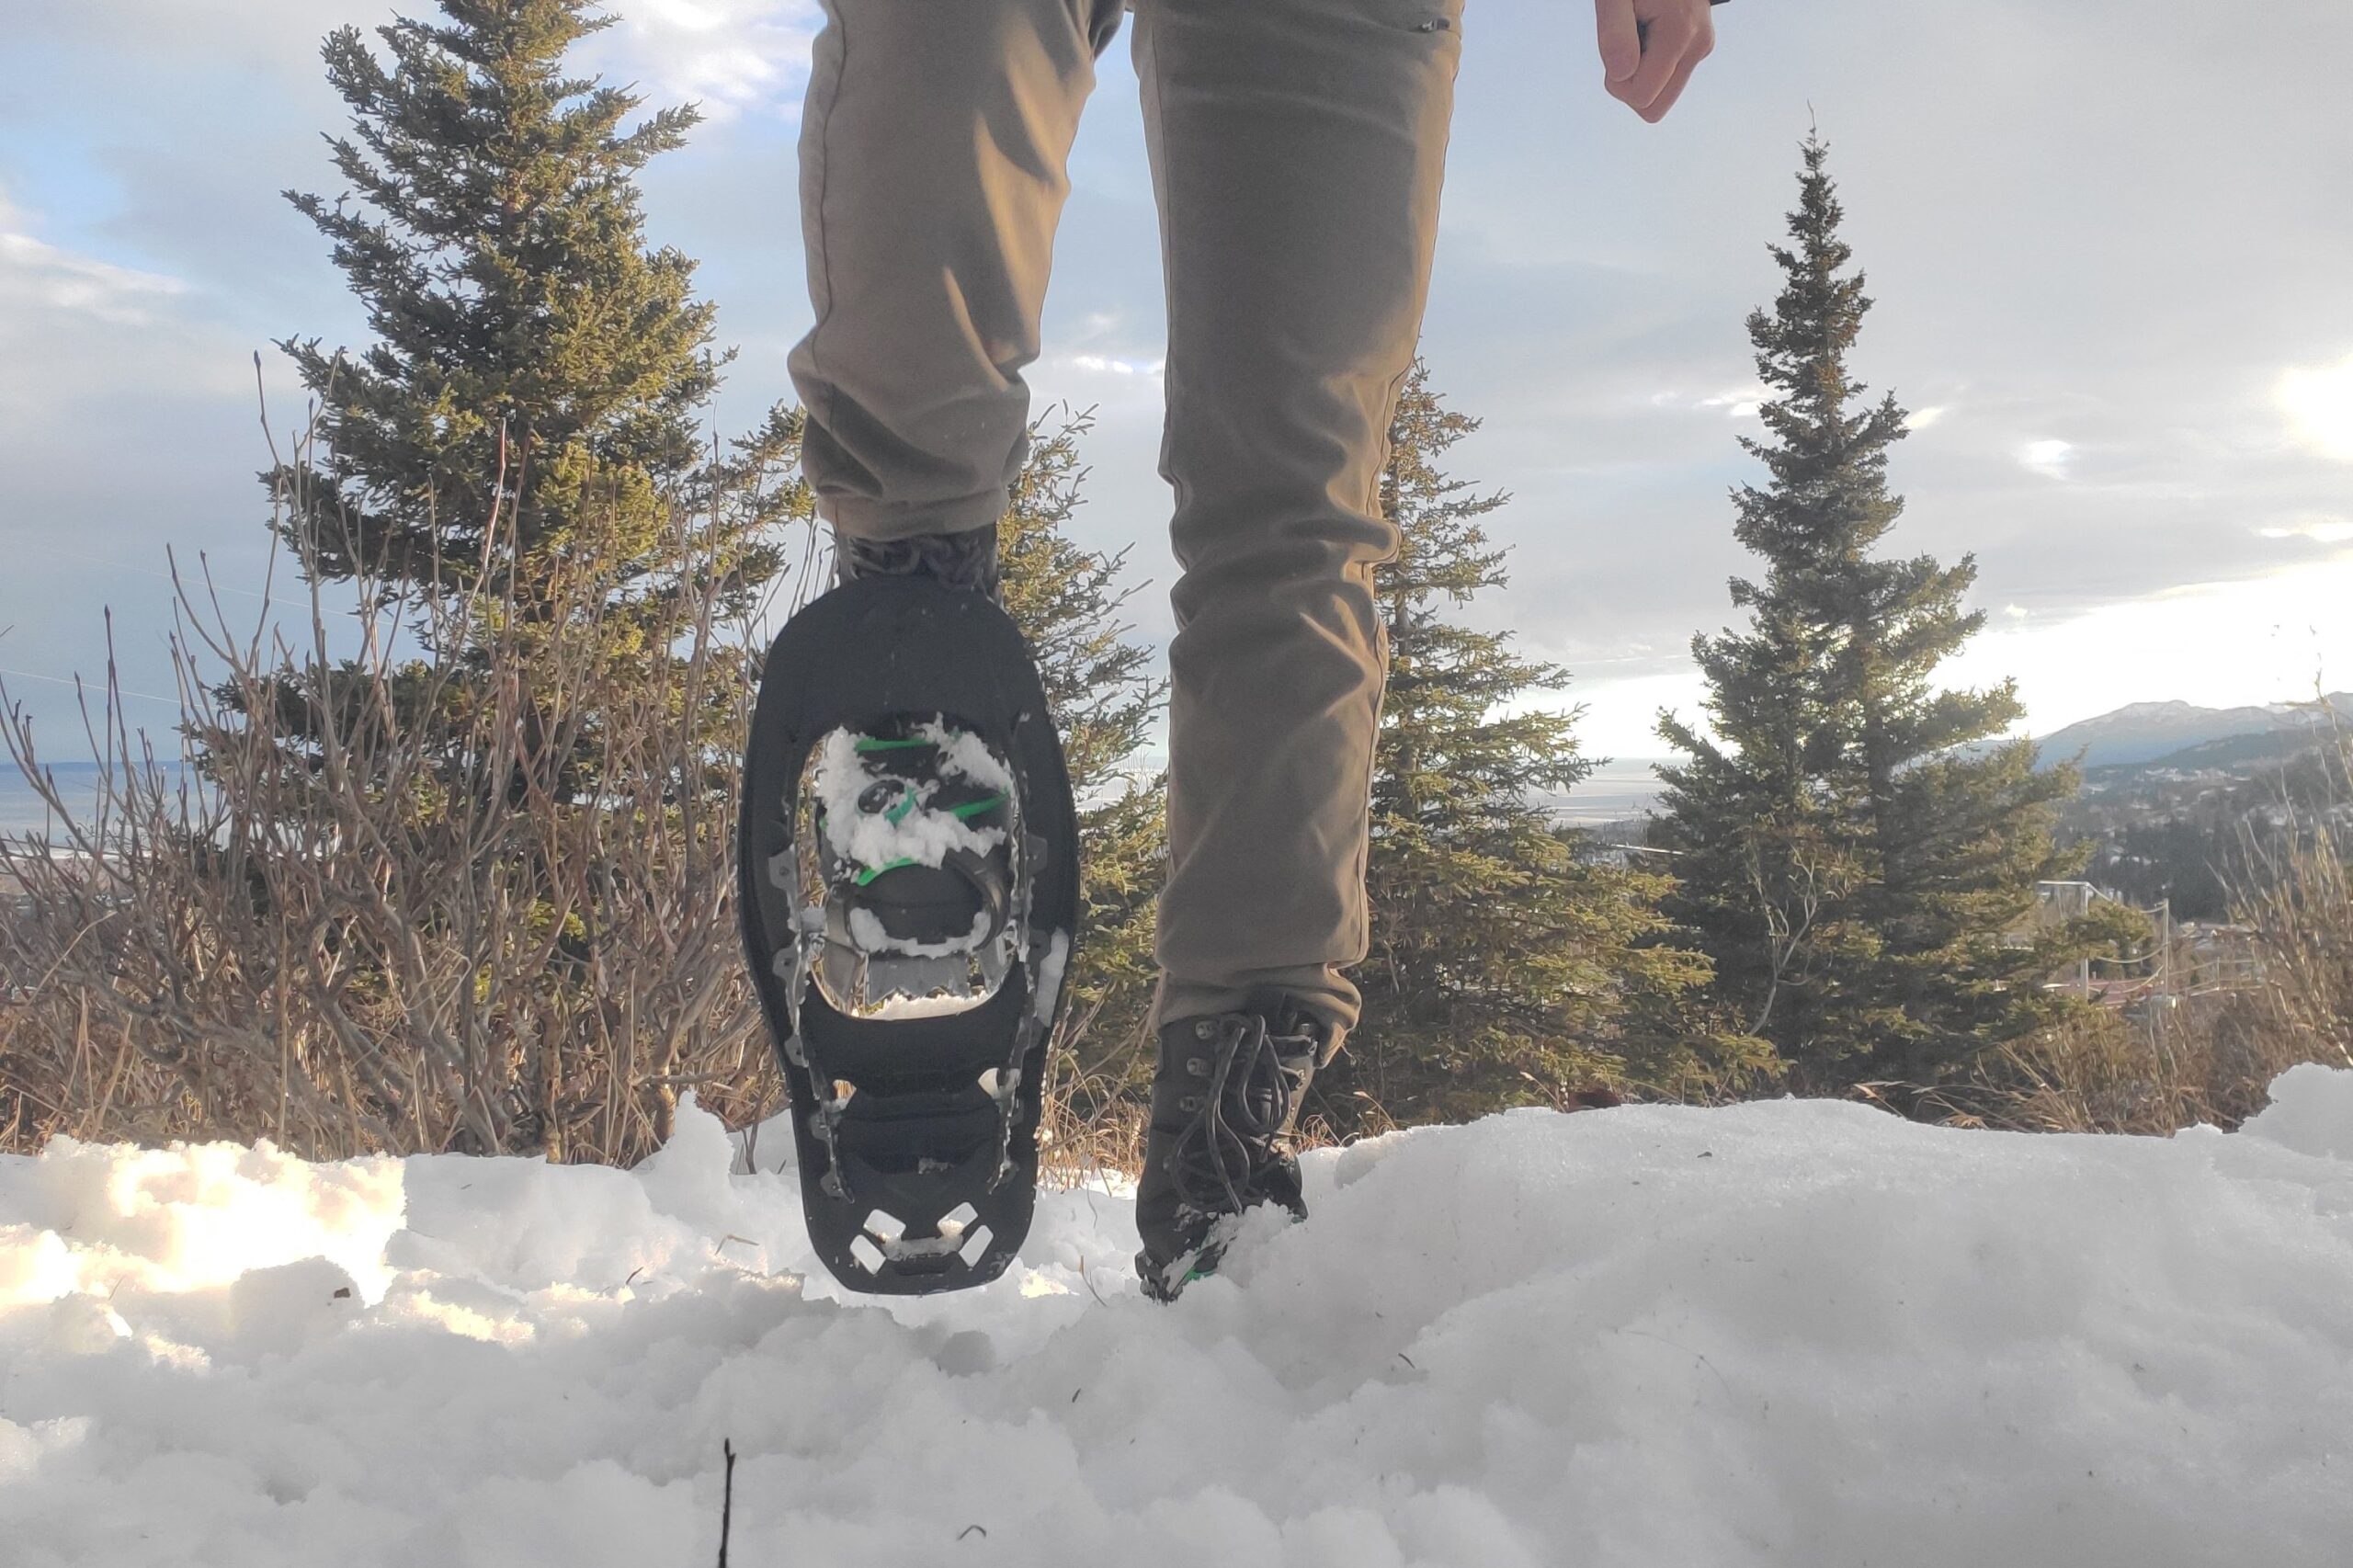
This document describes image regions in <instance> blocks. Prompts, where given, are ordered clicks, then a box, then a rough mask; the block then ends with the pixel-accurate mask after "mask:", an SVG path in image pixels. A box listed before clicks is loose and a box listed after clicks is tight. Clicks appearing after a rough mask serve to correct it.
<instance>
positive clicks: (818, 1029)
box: [739, 575, 1078, 1294]
mask: <svg viewBox="0 0 2353 1568" xmlns="http://www.w3.org/2000/svg"><path fill="white" fill-rule="evenodd" d="M739 848H740V851H741V853H740V856H739V879H740V881H739V894H740V905H741V911H742V923H743V934H744V942H745V953H746V956H747V958H748V960H749V961H750V963H751V967H752V973H753V976H754V979H755V982H756V984H757V986H758V990H759V995H760V1003H761V1009H762V1012H763V1013H764V1014H765V1016H766V1017H767V1024H768V1028H769V1032H770V1035H771V1037H772V1038H773V1040H775V1042H776V1046H777V1051H778V1054H779V1058H780V1060H781V1062H782V1065H783V1068H784V1076H785V1081H786V1085H787V1086H788V1092H789V1094H790V1098H791V1103H792V1111H793V1117H792V1127H793V1140H794V1146H795V1149H796V1152H797V1153H798V1156H799V1169H800V1176H801V1199H802V1205H803V1208H804V1209H805V1210H806V1211H807V1213H808V1218H809V1228H810V1233H811V1235H812V1238H813V1240H814V1241H815V1243H816V1245H817V1250H818V1253H819V1255H820V1256H822V1257H823V1258H824V1261H825V1264H826V1267H828V1268H829V1269H830V1270H831V1271H832V1272H833V1274H834V1275H835V1278H838V1279H840V1280H841V1281H842V1282H843V1284H845V1285H846V1286H848V1287H849V1288H851V1289H853V1290H863V1291H871V1292H877V1293H883V1294H916V1293H922V1292H927V1291H934V1290H960V1289H963V1288H966V1287H969V1286H973V1285H979V1284H983V1283H985V1282H986V1281H988V1280H990V1279H993V1278H995V1277H996V1276H997V1275H998V1274H1000V1273H1002V1272H1003V1271H1004V1269H1005V1267H1006V1264H1007V1263H1009V1262H1010V1261H1011V1260H1012V1258H1013V1256H1014V1254H1015V1252H1016V1251H1017V1248H1018V1247H1019V1245H1020V1244H1021V1241H1022V1238H1023V1236H1024V1235H1025V1234H1026V1233H1027V1232H1028V1230H1029V1215H1030V1209H1031V1204H1032V1200H1033V1194H1034V1189H1035V1184H1036V1177H1037V1161H1038V1118H1039V1105H1040V1081H1041V1079H1042V1076H1043V1070H1044V1063H1045V1050H1046V1042H1047V1040H1049V1039H1050V1038H1051V1034H1052V1032H1053V1026H1054V1022H1055V1019H1056V1017H1057V1016H1058V1014H1059V1011H1060V1007H1061V1003H1062V994H1063V987H1062V980H1063V973H1064V971H1065V970H1066V968H1067V966H1068V964H1069V961H1070V956H1071V949H1072V941H1073V936H1074V931H1075V928H1076V923H1077V913H1078V864H1077V824H1076V819H1075V814H1074V809H1073V804H1072V800H1071V792H1070V782H1069V777H1068V773H1067V770H1066V768H1065V767H1064V764H1063V752H1062V744H1061V741H1060V739H1059V737H1058V736H1057V735H1056V733H1055V730H1054V725H1053V721H1052V716H1051V713H1050V711H1049V710H1048V707H1047V703H1046V698H1045V692H1044V689H1043V687H1041V686H1040V682H1039V678H1038V672H1037V668H1036V666H1035V665H1034V664H1033V662H1032V661H1031V658H1030V655H1029V649H1028V647H1027V645H1026V644H1025V643H1024V642H1023V640H1022V638H1021V634H1020V632H1019V631H1018V630H1017V628H1016V627H1015V626H1014V624H1013V622H1012V620H1011V619H1009V618H1008V617H1007V616H1006V613H1005V611H1004V610H1003V609H1001V608H998V606H997V605H996V604H995V603H994V602H993V601H992V600H990V599H989V598H988V597H986V596H985V595H983V594H979V593H974V592H972V591H970V590H967V589H961V588H955V587H950V586H948V585H944V584H942V583H939V582H938V581H936V580H934V579H931V578H927V577H924V576H919V575H907V576H880V577H872V578H863V579H858V580H856V581H853V582H850V583H847V584H846V585H842V586H840V587H837V588H835V589H834V590H833V591H831V592H830V593H827V594H825V595H824V596H822V597H819V598H818V599H816V600H815V601H813V603H811V604H810V605H808V606H807V607H806V608H803V609H802V610H801V612H800V613H799V614H797V615H796V616H794V617H793V619H791V621H790V623H789V624H788V625H787V626H786V627H785V628H784V631H782V632H781V633H780V634H779V636H778V637H777V639H776V642H774V644H773V645H772V646H771V647H770V649H769V651H768V655H767V662H766V664H765V665H764V666H763V670H762V676H761V682H760V695H759V702H758V706H757V709H756V713H755V716H754V719H753V722H752V733H751V739H750V744H749V746H748V748H747V751H746V756H745V800H744V812H743V822H742V825H741V841H740V845H739Z"/></svg>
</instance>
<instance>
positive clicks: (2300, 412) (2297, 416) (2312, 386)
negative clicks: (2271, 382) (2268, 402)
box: [2275, 354, 2353, 462]
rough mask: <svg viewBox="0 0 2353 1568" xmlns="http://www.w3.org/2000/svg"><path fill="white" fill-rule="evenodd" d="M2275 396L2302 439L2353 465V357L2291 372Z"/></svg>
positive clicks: (2281, 377)
mask: <svg viewBox="0 0 2353 1568" xmlns="http://www.w3.org/2000/svg"><path fill="white" fill-rule="evenodd" d="M2275 395H2276V397H2277V398H2278V401H2279V407H2280V408H2281V410H2282V411H2284V412H2285V413H2286V414H2287V415H2288V426H2289V428H2290V429H2291V430H2293V431H2294V432H2295V434H2296V437H2297V438H2298V439H2299V440H2301V441H2302V442H2303V443H2304V444H2305V445H2306V446H2308V447H2310V448H2312V449H2313V450H2314V451H2317V452H2323V453H2325V454H2326V455H2328V456H2329V457H2332V458H2342V459H2344V460H2346V461H2347V462H2353V354H2347V356H2346V357H2345V358H2343V359H2341V360H2339V361H2338V362H2337V363H2336V364H2334V365H2322V366H2317V367H2314V368H2313V369H2292V368H2291V369H2289V370H2287V371H2286V372H2285V373H2283V374H2282V375H2281V376H2280V378H2279V388H2278V391H2277V392H2276V394H2275Z"/></svg>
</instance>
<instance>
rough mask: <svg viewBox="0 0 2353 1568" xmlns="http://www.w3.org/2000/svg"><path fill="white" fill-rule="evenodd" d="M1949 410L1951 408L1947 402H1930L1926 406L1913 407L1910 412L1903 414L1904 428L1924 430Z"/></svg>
mask: <svg viewBox="0 0 2353 1568" xmlns="http://www.w3.org/2000/svg"><path fill="white" fill-rule="evenodd" d="M1951 412H1952V409H1951V407H1950V405H1949V404H1947V403H1932V404H1930V405H1929V406H1928V407H1927V408H1915V409H1914V410H1913V411H1912V412H1911V413H1909V414H1907V415H1904V428H1906V429H1908V430H1926V429H1927V427H1928V426H1931V425H1934V424H1935V423H1936V422H1937V421H1938V420H1939V419H1942V418H1943V417H1944V416H1945V415H1948V414H1949V413H1951Z"/></svg>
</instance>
